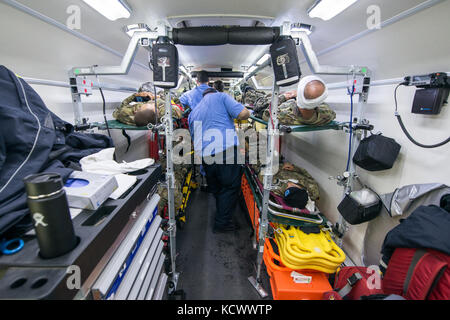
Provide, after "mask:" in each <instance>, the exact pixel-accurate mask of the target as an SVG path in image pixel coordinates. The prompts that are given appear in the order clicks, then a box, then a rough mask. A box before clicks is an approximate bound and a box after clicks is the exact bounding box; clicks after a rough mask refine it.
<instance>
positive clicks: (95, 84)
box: [21, 77, 138, 92]
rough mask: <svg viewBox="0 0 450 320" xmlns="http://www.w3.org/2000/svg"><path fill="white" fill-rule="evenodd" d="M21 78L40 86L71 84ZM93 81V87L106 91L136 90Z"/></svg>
mask: <svg viewBox="0 0 450 320" xmlns="http://www.w3.org/2000/svg"><path fill="white" fill-rule="evenodd" d="M21 78H22V79H23V80H25V81H26V82H27V83H29V84H36V85H42V86H50V87H61V88H71V87H72V86H71V85H70V83H68V82H64V81H56V80H48V79H37V78H28V77H21ZM92 82H93V87H92V88H93V89H102V90H106V91H123V92H136V91H137V90H138V89H137V88H136V87H126V86H121V85H117V84H111V83H104V82H102V84H101V85H99V84H98V82H96V81H92Z"/></svg>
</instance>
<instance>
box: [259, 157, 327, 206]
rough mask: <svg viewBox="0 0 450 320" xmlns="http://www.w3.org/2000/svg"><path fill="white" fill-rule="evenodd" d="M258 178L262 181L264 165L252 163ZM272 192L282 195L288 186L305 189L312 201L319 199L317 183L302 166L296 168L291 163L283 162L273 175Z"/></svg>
mask: <svg viewBox="0 0 450 320" xmlns="http://www.w3.org/2000/svg"><path fill="white" fill-rule="evenodd" d="M253 168H254V169H255V171H256V173H258V178H259V180H260V181H261V182H262V181H264V174H263V173H264V172H263V170H264V167H262V166H260V165H258V166H255V165H253ZM272 186H273V190H272V191H273V192H274V193H275V194H276V195H278V196H280V197H284V194H285V192H286V190H287V189H289V188H300V189H305V190H306V191H307V192H308V196H309V198H310V199H311V200H312V201H317V200H319V185H318V184H317V182H316V181H315V180H314V178H313V177H312V176H311V175H310V174H309V173H308V171H306V170H305V169H303V168H298V167H296V166H294V165H293V164H291V163H288V162H285V163H283V164H282V166H281V167H280V169H279V170H278V172H277V173H276V174H275V175H274V176H273V182H272Z"/></svg>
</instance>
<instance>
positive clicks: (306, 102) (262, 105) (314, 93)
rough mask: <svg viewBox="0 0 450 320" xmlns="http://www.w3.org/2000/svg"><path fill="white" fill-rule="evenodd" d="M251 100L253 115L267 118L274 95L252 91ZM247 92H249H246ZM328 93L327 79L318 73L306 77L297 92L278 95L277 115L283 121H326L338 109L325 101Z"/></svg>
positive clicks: (294, 122)
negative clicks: (323, 78)
mask: <svg viewBox="0 0 450 320" xmlns="http://www.w3.org/2000/svg"><path fill="white" fill-rule="evenodd" d="M250 92H251V93H250V95H249V102H250V103H252V105H253V110H254V115H255V116H256V117H259V118H261V119H263V120H264V121H268V120H269V119H270V108H269V106H270V103H271V99H272V95H271V94H268V95H265V94H264V93H263V92H261V91H250ZM247 94H248V93H247ZM327 95H328V90H327V88H326V85H325V83H324V82H323V81H322V80H321V79H320V78H318V77H315V76H307V77H304V78H303V79H302V80H301V82H300V84H299V89H298V92H296V91H289V92H285V93H282V94H280V95H279V97H278V103H279V105H278V119H279V122H280V124H282V125H314V126H321V125H326V124H328V123H330V122H331V121H333V120H334V119H335V118H336V113H335V112H334V111H333V110H332V109H331V108H330V107H329V105H328V104H326V103H324V102H323V101H324V100H325V99H326V97H327Z"/></svg>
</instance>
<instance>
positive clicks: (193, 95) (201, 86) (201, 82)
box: [180, 70, 211, 111]
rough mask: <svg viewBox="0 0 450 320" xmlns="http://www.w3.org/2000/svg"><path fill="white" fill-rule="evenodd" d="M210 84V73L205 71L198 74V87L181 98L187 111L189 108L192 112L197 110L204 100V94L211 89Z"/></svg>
mask: <svg viewBox="0 0 450 320" xmlns="http://www.w3.org/2000/svg"><path fill="white" fill-rule="evenodd" d="M208 82H209V77H208V72H206V71H203V70H202V71H199V72H198V73H197V84H198V86H197V87H196V88H194V89H192V90H190V91H188V92H186V93H183V95H182V96H181V97H180V102H181V104H182V105H183V107H184V108H185V109H187V107H189V108H190V109H191V111H192V110H194V109H195V107H196V106H197V104H198V103H199V102H200V101H201V100H202V98H203V92H204V91H205V90H206V89H208V88H211V87H210V86H209V85H208Z"/></svg>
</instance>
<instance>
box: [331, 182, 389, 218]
mask: <svg viewBox="0 0 450 320" xmlns="http://www.w3.org/2000/svg"><path fill="white" fill-rule="evenodd" d="M357 192H368V193H370V192H372V191H370V190H368V189H363V190H360V191H357ZM373 194H375V193H373ZM376 197H377V199H373V200H371V201H367V200H366V201H361V198H358V197H357V196H354V195H353V192H352V193H350V194H346V195H345V197H344V199H343V200H342V201H341V203H340V204H339V206H338V211H339V213H340V214H341V215H342V217H344V219H345V221H347V222H348V223H350V224H352V225H357V224H361V223H364V222H367V221H370V220H373V219H375V218H376V217H377V216H378V215H379V214H380V212H381V208H382V206H383V203H382V202H381V200H380V199H379V197H378V196H376Z"/></svg>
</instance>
